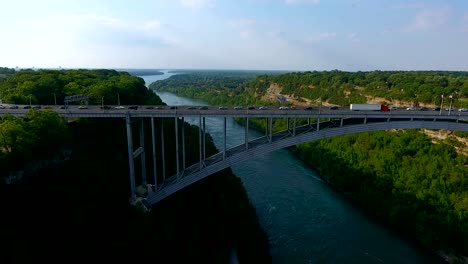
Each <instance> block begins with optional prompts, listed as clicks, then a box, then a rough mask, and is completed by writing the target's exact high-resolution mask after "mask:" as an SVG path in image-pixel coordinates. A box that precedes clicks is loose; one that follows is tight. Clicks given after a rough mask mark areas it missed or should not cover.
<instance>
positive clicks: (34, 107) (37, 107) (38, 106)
mask: <svg viewBox="0 0 468 264" xmlns="http://www.w3.org/2000/svg"><path fill="white" fill-rule="evenodd" d="M32 108H33V109H41V106H40V105H35V106H33V107H32Z"/></svg>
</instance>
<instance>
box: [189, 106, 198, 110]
mask: <svg viewBox="0 0 468 264" xmlns="http://www.w3.org/2000/svg"><path fill="white" fill-rule="evenodd" d="M187 109H189V110H193V109H197V108H196V107H195V106H189V107H187Z"/></svg>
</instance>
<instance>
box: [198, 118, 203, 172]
mask: <svg viewBox="0 0 468 264" xmlns="http://www.w3.org/2000/svg"><path fill="white" fill-rule="evenodd" d="M202 146H203V142H202V117H201V116H200V117H199V119H198V149H199V151H200V152H199V157H200V161H199V163H198V164H199V165H200V170H202V164H203V163H202V160H203V156H202Z"/></svg>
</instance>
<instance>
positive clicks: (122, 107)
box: [114, 105, 125, 109]
mask: <svg viewBox="0 0 468 264" xmlns="http://www.w3.org/2000/svg"><path fill="white" fill-rule="evenodd" d="M114 108H115V109H125V106H121V105H119V106H116V107H114Z"/></svg>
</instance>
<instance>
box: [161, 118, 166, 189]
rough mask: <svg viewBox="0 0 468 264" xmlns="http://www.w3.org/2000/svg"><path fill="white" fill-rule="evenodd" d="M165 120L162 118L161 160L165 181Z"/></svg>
mask: <svg viewBox="0 0 468 264" xmlns="http://www.w3.org/2000/svg"><path fill="white" fill-rule="evenodd" d="M163 121H164V120H162V119H161V161H162V176H163V181H165V180H166V155H165V153H164V122H163Z"/></svg>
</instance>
